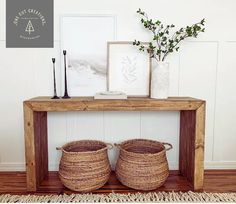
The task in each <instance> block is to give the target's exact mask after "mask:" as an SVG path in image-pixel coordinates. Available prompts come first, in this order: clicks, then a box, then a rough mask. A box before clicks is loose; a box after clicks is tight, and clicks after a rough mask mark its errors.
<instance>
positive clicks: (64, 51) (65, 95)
mask: <svg viewBox="0 0 236 204" xmlns="http://www.w3.org/2000/svg"><path fill="white" fill-rule="evenodd" d="M63 55H64V65H65V93H64V96H63V97H62V98H63V99H68V98H70V96H69V94H68V90H67V68H66V50H63Z"/></svg>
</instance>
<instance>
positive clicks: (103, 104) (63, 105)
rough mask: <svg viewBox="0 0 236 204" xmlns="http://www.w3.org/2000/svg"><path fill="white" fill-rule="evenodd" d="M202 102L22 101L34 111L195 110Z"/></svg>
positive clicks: (137, 99) (173, 99)
mask: <svg viewBox="0 0 236 204" xmlns="http://www.w3.org/2000/svg"><path fill="white" fill-rule="evenodd" d="M202 104H205V101H204V100H201V99H195V98H191V97H169V98H168V99H151V98H147V97H129V98H128V99H94V98H93V97H72V98H70V99H51V97H47V96H40V97H35V98H32V99H29V100H26V101H24V105H27V106H28V107H30V108H31V109H32V110H34V111H53V112H59V111H155V110H156V111H158V110H170V111H171V110H176V111H179V110H196V109H198V108H199V107H200V106H201V105H202Z"/></svg>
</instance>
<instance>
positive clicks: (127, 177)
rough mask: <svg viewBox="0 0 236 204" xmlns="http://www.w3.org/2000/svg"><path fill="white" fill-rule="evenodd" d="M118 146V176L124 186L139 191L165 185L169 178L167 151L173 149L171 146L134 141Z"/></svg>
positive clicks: (141, 140)
mask: <svg viewBox="0 0 236 204" xmlns="http://www.w3.org/2000/svg"><path fill="white" fill-rule="evenodd" d="M116 146H117V147H118V148H119V149H120V155H119V158H118V161H117V164H116V176H117V178H118V179H119V181H120V182H121V183H122V184H124V185H125V186H128V187H130V188H133V189H137V190H154V189H156V188H158V187H160V186H162V185H163V184H164V183H165V181H166V179H167V177H168V176H169V167H168V162H167V159H166V151H168V150H170V149H172V145H171V144H169V143H160V142H157V141H153V140H145V139H134V140H128V141H125V142H123V143H121V144H118V145H117V144H116ZM165 146H168V147H167V148H165Z"/></svg>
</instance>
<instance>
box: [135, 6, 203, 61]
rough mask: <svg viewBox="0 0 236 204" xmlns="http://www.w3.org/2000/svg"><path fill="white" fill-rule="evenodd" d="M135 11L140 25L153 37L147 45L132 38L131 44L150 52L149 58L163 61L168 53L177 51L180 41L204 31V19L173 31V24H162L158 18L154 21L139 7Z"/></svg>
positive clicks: (195, 36)
mask: <svg viewBox="0 0 236 204" xmlns="http://www.w3.org/2000/svg"><path fill="white" fill-rule="evenodd" d="M137 13H138V14H140V16H141V23H142V25H143V26H144V28H146V29H148V30H149V31H151V32H152V34H153V37H152V40H151V42H149V44H148V46H147V45H145V44H144V43H142V42H140V41H137V40H134V42H133V45H135V46H137V47H138V48H139V50H140V51H143V52H145V51H146V52H147V53H149V54H150V57H151V58H154V59H156V60H157V61H164V60H165V59H166V57H167V56H168V55H169V54H170V53H172V52H174V51H176V52H178V51H179V44H180V42H182V41H183V40H185V39H186V38H190V37H194V38H197V36H198V35H199V34H200V33H201V32H205V28H204V26H205V19H202V20H201V21H200V22H198V23H195V24H193V25H191V26H186V27H185V28H180V29H179V30H178V31H176V32H174V33H173V32H171V30H172V29H173V28H174V27H175V25H173V24H171V25H164V24H163V23H162V22H161V21H160V20H156V21H154V20H152V19H150V18H149V17H148V15H147V14H146V13H145V12H144V11H142V10H141V9H139V10H138V11H137ZM171 33H173V34H171Z"/></svg>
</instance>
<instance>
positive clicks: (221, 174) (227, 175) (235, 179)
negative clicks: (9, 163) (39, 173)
mask: <svg viewBox="0 0 236 204" xmlns="http://www.w3.org/2000/svg"><path fill="white" fill-rule="evenodd" d="M189 190H192V188H191V186H190V185H189V183H188V181H187V180H186V179H185V178H184V177H182V176H181V175H179V173H178V171H171V172H170V176H169V178H168V179H167V181H166V183H165V185H164V186H162V187H161V188H159V189H157V190H156V191H189ZM204 191H206V192H236V170H207V171H205V182H204ZM111 192H115V193H128V192H131V193H132V192H137V191H135V190H133V189H130V188H127V187H125V186H123V185H122V184H121V183H120V182H119V181H118V180H117V179H116V177H115V174H114V172H113V173H112V175H111V177H110V179H109V181H108V182H107V184H106V185H105V186H104V187H103V188H101V189H99V190H96V191H94V192H93V193H111ZM3 193H12V194H26V193H28V192H27V191H26V175H25V173H24V172H0V194H3ZM48 193H53V194H62V193H67V194H71V193H74V192H73V191H70V190H68V189H66V188H65V187H63V185H62V184H61V182H60V180H59V178H58V174H57V172H50V173H49V176H48V178H47V179H46V180H45V181H44V182H43V183H42V184H41V186H40V189H39V190H38V192H37V193H34V194H48Z"/></svg>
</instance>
